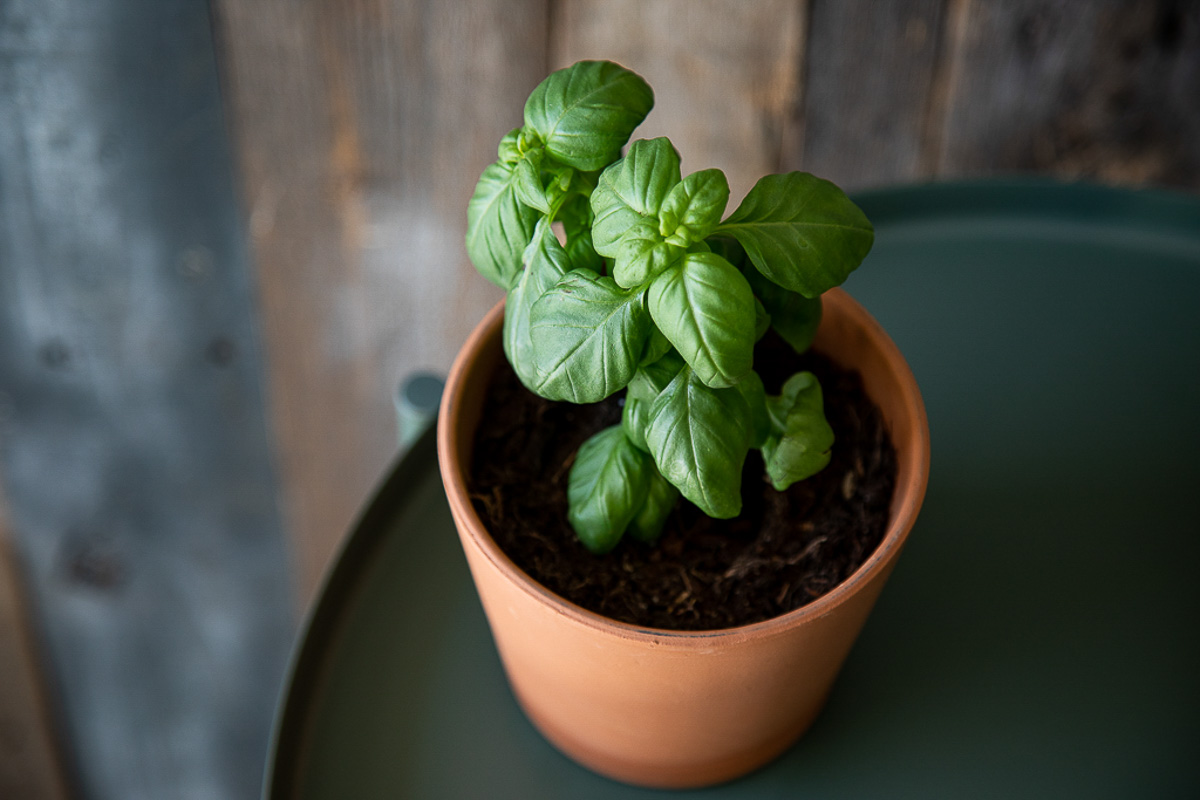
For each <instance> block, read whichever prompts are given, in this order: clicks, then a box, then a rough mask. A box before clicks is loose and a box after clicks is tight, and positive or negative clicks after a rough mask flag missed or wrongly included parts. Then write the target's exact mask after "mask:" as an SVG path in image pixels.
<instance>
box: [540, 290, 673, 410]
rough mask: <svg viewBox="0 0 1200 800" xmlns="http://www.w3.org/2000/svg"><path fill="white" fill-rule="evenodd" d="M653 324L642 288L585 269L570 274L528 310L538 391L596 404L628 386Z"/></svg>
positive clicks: (551, 396)
mask: <svg viewBox="0 0 1200 800" xmlns="http://www.w3.org/2000/svg"><path fill="white" fill-rule="evenodd" d="M651 324H652V323H651V322H650V318H649V316H648V315H647V313H646V306H645V302H644V299H643V295H642V293H640V292H627V291H625V290H624V289H622V288H621V287H619V286H617V284H616V282H614V281H613V279H612V278H608V277H601V276H599V275H596V274H595V273H592V272H587V271H585V270H575V271H572V272H569V273H567V274H566V275H564V276H563V277H562V278H561V279H559V281H558V283H557V284H555V286H554V288H552V289H551V290H550V291H548V292H546V293H545V294H544V295H542V297H541V298H539V299H538V300H537V301H536V302H535V303H534V304H533V308H532V310H531V312H530V318H529V333H530V338H531V339H532V340H533V355H534V361H535V362H536V365H537V366H536V369H537V371H538V374H539V378H540V380H541V383H540V385H539V388H538V394H540V395H541V396H542V397H545V398H547V399H548V400H569V401H570V402H572V403H595V402H598V401H600V400H603V399H604V398H605V397H608V396H609V395H610V394H612V393H613V392H616V391H618V390H620V389H624V388H625V385H626V384H628V383H629V379H630V378H632V377H633V373H634V371H635V370H636V369H637V365H638V362H639V361H640V360H641V357H642V350H643V349H644V348H645V345H646V337H647V336H649V335H650V328H651Z"/></svg>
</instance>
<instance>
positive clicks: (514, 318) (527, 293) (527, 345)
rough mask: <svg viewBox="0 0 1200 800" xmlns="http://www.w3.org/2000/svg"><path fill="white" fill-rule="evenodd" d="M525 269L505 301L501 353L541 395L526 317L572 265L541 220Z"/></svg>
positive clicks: (545, 223) (536, 228) (527, 256)
mask: <svg viewBox="0 0 1200 800" xmlns="http://www.w3.org/2000/svg"><path fill="white" fill-rule="evenodd" d="M524 262H525V269H524V271H523V272H522V273H521V276H520V278H519V279H518V280H517V283H516V285H515V286H513V288H512V289H510V290H509V292H508V298H507V299H506V300H505V302H504V334H503V343H504V354H505V355H506V356H507V357H508V363H509V364H511V365H512V368H513V371H514V372H516V373H517V377H518V378H519V379H520V380H521V383H522V384H524V386H525V388H527V389H529V391H531V392H534V393H540V391H539V390H540V387H541V383H542V381H541V379H540V378H539V376H538V374H537V368H536V367H537V362H536V360H535V359H534V357H533V340H532V339H531V338H530V335H529V315H530V311H531V309H532V308H533V304H534V303H535V302H536V301H537V300H538V299H539V298H541V296H542V295H544V294H546V292H548V291H550V289H551V288H553V287H554V285H555V284H556V283H558V281H559V279H560V278H562V276H563V275H566V274H567V273H568V272H569V271H570V270H571V263H570V260H569V259H568V257H567V253H566V251H564V250H563V247H562V245H561V244H559V243H558V239H557V238H556V237H555V236H554V231H552V230H551V229H550V221H549V220H548V219H546V218H545V217H542V218H541V219H540V220H539V221H538V223H537V226H536V227H535V228H534V231H533V240H532V241H531V242H530V243H529V247H527V248H526V249H525V255H524Z"/></svg>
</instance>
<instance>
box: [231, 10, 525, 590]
mask: <svg viewBox="0 0 1200 800" xmlns="http://www.w3.org/2000/svg"><path fill="white" fill-rule="evenodd" d="M215 9H216V11H217V15H216V17H217V26H218V31H219V36H220V41H221V44H222V48H221V49H222V53H223V56H224V70H223V74H224V78H225V84H226V88H227V102H228V103H229V105H230V108H231V110H232V114H233V117H234V120H235V124H234V133H235V138H236V141H237V143H238V149H239V156H240V165H241V169H242V185H243V196H244V198H245V203H246V205H247V211H248V214H249V219H250V231H251V236H252V242H253V249H254V256H255V262H256V270H257V275H258V284H259V293H260V302H261V308H262V318H263V325H264V332H265V340H266V344H267V350H268V363H269V370H270V408H271V415H272V420H273V424H274V431H275V437H276V440H277V441H278V443H279V444H278V447H279V450H280V453H281V459H282V472H283V477H284V483H285V504H286V509H287V518H288V522H289V527H290V529H291V531H292V538H293V546H294V550H295V554H296V561H297V573H298V577H299V591H300V600H301V602H302V603H303V602H307V600H308V599H309V598H311V596H312V593H313V591H314V590H315V588H316V586H317V584H318V582H319V579H320V576H321V575H322V573H323V572H324V570H325V568H326V565H327V564H328V562H329V559H330V557H331V556H332V554H333V553H334V552H335V549H336V547H337V545H338V542H339V541H340V540H341V537H342V536H343V535H344V533H345V531H346V529H347V528H348V526H349V524H350V522H351V520H352V519H353V516H354V513H355V511H356V510H357V509H358V507H359V506H360V505H361V504H362V503H363V502H364V500H365V498H366V496H367V494H368V492H369V490H370V489H371V487H372V486H373V485H374V484H375V482H376V480H377V479H378V477H379V475H380V474H381V473H382V472H383V469H384V467H385V466H386V464H387V462H388V460H389V459H390V458H391V457H392V456H393V454H394V452H395V447H396V432H395V418H394V412H393V410H392V394H393V392H394V390H395V387H396V385H397V383H398V381H399V380H400V379H402V378H403V377H404V376H405V375H407V374H408V373H410V372H412V371H414V370H418V369H429V370H433V371H435V372H442V373H444V372H446V371H447V370H448V369H449V366H450V362H451V361H452V359H453V356H454V354H455V353H456V351H457V349H458V347H459V345H460V344H461V343H462V341H464V340H465V339H466V336H467V334H468V333H469V332H470V330H471V328H472V327H473V326H474V324H475V323H476V322H477V321H478V320H479V319H481V318H482V316H483V314H484V312H485V311H486V310H487V309H488V308H490V307H491V306H492V305H493V304H494V303H495V302H496V301H497V300H499V298H500V293H499V292H498V291H497V290H496V289H495V287H492V286H491V285H490V284H489V283H487V281H485V280H484V279H483V278H481V277H479V276H478V275H477V274H476V273H475V272H474V269H473V268H472V267H471V266H470V264H469V262H468V261H467V258H466V253H465V248H464V245H463V237H464V236H465V234H466V206H467V201H468V200H469V199H470V197H471V193H472V191H473V190H474V186H475V181H476V180H477V178H478V176H479V173H480V172H482V170H483V168H484V167H485V166H486V165H487V164H488V163H489V162H490V161H492V160H494V159H495V157H496V156H495V151H496V146H497V144H498V143H499V140H500V137H501V136H503V135H504V134H505V133H507V132H508V130H510V129H511V128H512V127H514V126H516V125H518V124H520V120H521V109H522V106H523V104H524V99H525V96H526V95H527V94H528V93H529V92H530V91H531V90H532V89H533V87H534V86H535V85H536V84H537V81H538V80H540V79H541V77H542V75H543V73H544V71H545V66H546V54H545V21H546V9H545V5H544V2H543V0H527V1H525V2H499V1H498V0H497V1H495V2H473V3H470V4H462V3H439V2H431V1H429V0H425V1H422V0H411V1H409V2H382V0H364V1H363V2H354V3H325V4H321V3H301V4H297V3H293V2H281V1H280V0H272V1H270V2H251V1H250V0H217V2H216V3H215Z"/></svg>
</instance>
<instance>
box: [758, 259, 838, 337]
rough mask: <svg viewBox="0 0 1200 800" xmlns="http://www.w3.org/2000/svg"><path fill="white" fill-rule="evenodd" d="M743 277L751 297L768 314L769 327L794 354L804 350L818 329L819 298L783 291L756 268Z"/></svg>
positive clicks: (819, 317)
mask: <svg viewBox="0 0 1200 800" xmlns="http://www.w3.org/2000/svg"><path fill="white" fill-rule="evenodd" d="M744 274H745V276H746V280H747V281H749V282H750V288H751V289H752V290H753V291H754V295H755V296H756V297H757V298H758V299H759V301H760V302H761V303H762V305H763V308H764V309H765V310H766V312H767V313H768V314H769V315H770V317H771V327H773V328H774V329H775V331H776V332H777V333H778V334H779V335H780V336H781V337H782V338H783V340H784V341H785V342H787V343H788V344H790V345H791V346H792V349H793V350H795V351H796V352H797V353H803V352H804V351H805V350H807V349H808V348H809V346H811V345H812V342H813V339H814V338H815V337H816V335H817V328H819V327H820V326H821V298H820V297H812V298H809V297H805V296H804V295H802V294H800V293H799V292H792V291H789V290H787V289H784V288H783V287H782V286H778V285H776V284H774V283H772V282H771V281H769V280H767V279H766V278H764V277H763V276H762V275H761V274H760V273H759V272H758V270H756V269H747V270H746V271H745V273H744Z"/></svg>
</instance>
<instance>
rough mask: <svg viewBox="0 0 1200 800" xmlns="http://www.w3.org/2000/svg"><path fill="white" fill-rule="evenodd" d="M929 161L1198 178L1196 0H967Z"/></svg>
mask: <svg viewBox="0 0 1200 800" xmlns="http://www.w3.org/2000/svg"><path fill="white" fill-rule="evenodd" d="M949 31H950V33H951V34H952V38H951V41H950V42H949V43H948V58H949V59H950V63H951V66H950V81H949V89H948V93H947V100H946V107H945V122H944V126H943V128H942V131H941V134H940V137H939V139H940V147H939V152H938V154H937V164H936V171H937V173H938V174H939V175H942V176H964V175H981V174H992V173H1000V172H1013V171H1026V172H1051V173H1054V174H1057V175H1060V176H1063V177H1072V178H1074V177H1091V178H1098V179H1101V180H1106V181H1113V182H1119V183H1159V184H1167V185H1174V186H1190V187H1195V186H1197V185H1200V148H1198V147H1197V146H1196V143H1197V142H1198V141H1200V3H1195V2H1173V1H1172V0H1160V1H1159V2H1144V0H1104V1H1103V2H1072V1H1071V0H1055V1H1054V2H1046V1H1045V0H1013V1H1012V2H1006V3H983V2H965V1H964V3H963V9H962V24H960V25H953V26H950V28H949Z"/></svg>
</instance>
